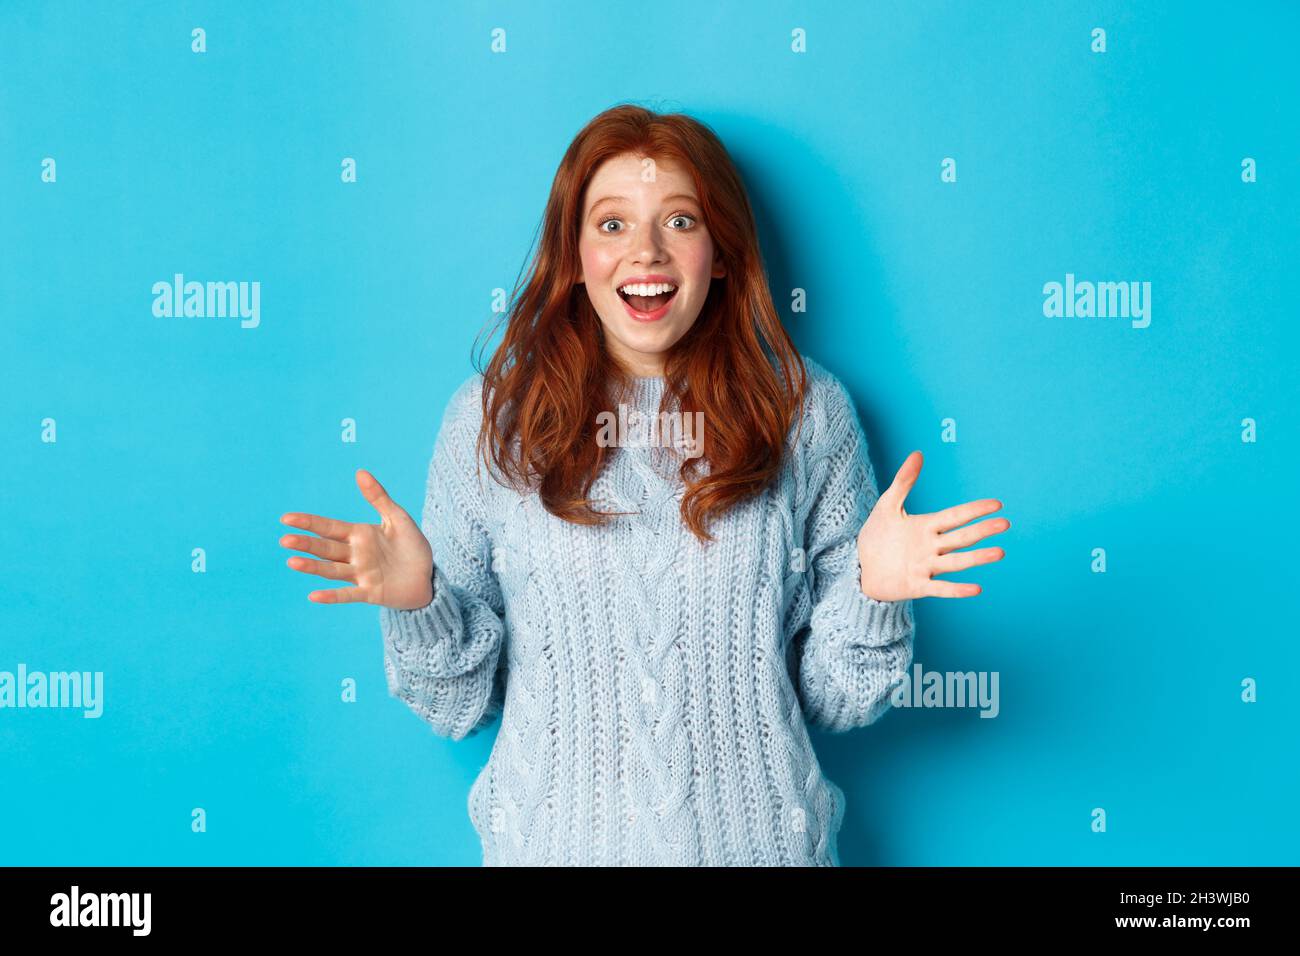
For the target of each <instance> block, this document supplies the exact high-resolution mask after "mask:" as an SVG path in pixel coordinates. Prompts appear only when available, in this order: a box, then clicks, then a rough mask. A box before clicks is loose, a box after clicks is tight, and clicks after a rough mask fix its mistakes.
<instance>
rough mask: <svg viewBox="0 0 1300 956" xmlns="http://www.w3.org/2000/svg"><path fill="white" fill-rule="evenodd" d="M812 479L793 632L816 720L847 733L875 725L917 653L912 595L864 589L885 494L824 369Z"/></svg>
mask: <svg viewBox="0 0 1300 956" xmlns="http://www.w3.org/2000/svg"><path fill="white" fill-rule="evenodd" d="M822 387H823V388H824V391H823V392H822V398H821V401H822V406H821V408H820V409H819V415H818V418H819V421H818V424H817V428H818V429H819V434H818V435H817V437H816V439H815V441H814V444H813V447H812V449H811V450H810V455H809V466H808V472H807V473H808V479H809V481H810V484H811V489H810V493H811V494H812V496H813V500H812V504H811V509H810V511H809V515H808V520H807V522H806V525H805V542H804V553H805V556H806V561H807V566H808V569H809V571H810V572H811V575H812V582H811V585H810V588H811V600H812V609H811V615H810V617H809V619H808V624H807V626H806V627H804V628H803V629H802V630H801V631H800V633H799V634H798V635H796V641H797V643H796V650H795V653H796V659H797V661H798V667H799V673H798V689H799V699H800V703H801V705H802V708H803V711H804V715H805V717H806V718H807V720H808V721H809V723H810V724H812V725H813V726H816V727H818V728H820V729H823V730H826V731H829V732H831V733H843V732H845V731H848V730H852V729H854V728H856V727H865V726H867V725H868V724H871V723H873V722H874V721H875V720H876V719H877V718H878V717H880V715H881V714H883V713H884V712H885V710H887V709H888V707H889V706H890V694H891V692H892V691H893V689H894V687H895V686H897V685H898V684H899V683H901V682H902V681H903V680H904V678H905V677H906V675H907V668H908V667H909V666H910V664H911V661H912V639H913V636H914V633H915V624H914V619H913V616H912V602H911V600H905V601H877V600H875V599H874V598H870V597H868V596H867V595H866V594H864V593H863V592H862V583H861V574H862V566H861V563H860V561H859V558H858V545H857V538H858V532H859V531H861V529H862V525H863V523H864V522H865V521H866V520H867V516H868V515H869V514H870V513H871V509H872V508H873V507H875V504H876V501H877V499H878V498H879V492H878V491H877V488H876V478H875V473H874V471H873V469H872V467H871V461H870V459H869V458H868V457H867V442H866V438H865V436H864V434H863V430H862V426H861V424H860V423H859V421H858V417H857V413H856V412H855V411H854V409H853V404H852V401H851V399H850V398H849V395H848V393H847V391H845V389H844V387H843V385H842V384H840V382H839V381H838V380H837V379H835V378H834V377H832V376H830V375H829V373H826V380H825V381H824V383H823V386H822Z"/></svg>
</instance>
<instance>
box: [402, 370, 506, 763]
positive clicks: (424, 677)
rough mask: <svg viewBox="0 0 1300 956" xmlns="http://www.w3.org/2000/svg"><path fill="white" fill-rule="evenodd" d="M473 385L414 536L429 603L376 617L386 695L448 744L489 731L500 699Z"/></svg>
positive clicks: (446, 430)
mask: <svg viewBox="0 0 1300 956" xmlns="http://www.w3.org/2000/svg"><path fill="white" fill-rule="evenodd" d="M481 383H482V379H481V376H477V375H476V376H474V377H473V378H471V379H470V380H469V381H467V382H466V383H465V384H464V385H462V386H461V387H460V388H459V389H458V390H457V391H456V393H455V395H453V396H452V399H451V401H450V402H449V403H448V405H447V408H446V411H445V412H444V414H443V419H442V425H441V427H440V428H439V431H438V437H437V440H436V442H435V443H434V450H433V456H432V458H431V459H430V462H429V470H428V478H427V483H426V488H425V498H424V511H423V517H422V519H421V530H422V531H423V532H424V536H425V537H426V538H427V539H428V541H429V546H430V548H431V550H432V552H433V565H434V566H433V573H432V583H433V599H432V601H430V602H429V604H427V605H425V606H424V607H422V608H416V609H412V610H395V609H393V608H388V607H381V608H380V610H379V619H380V630H381V633H382V635H383V647H384V672H385V675H386V677H387V681H388V691H389V694H390V695H391V696H393V697H397V698H398V699H400V700H402V701H403V702H404V703H405V704H406V705H407V706H408V707H410V708H411V709H412V710H413V711H414V712H415V713H416V714H418V715H419V716H420V717H421V718H422V719H423V720H425V721H426V722H428V723H429V724H430V725H431V726H432V728H433V730H434V732H435V733H437V734H438V735H440V736H443V737H449V738H451V739H453V740H461V739H463V738H465V737H468V736H471V735H472V734H475V733H477V732H478V731H479V730H481V729H483V728H484V727H485V726H487V725H488V724H490V723H491V722H492V720H493V719H494V718H495V717H496V716H497V715H498V714H499V713H500V712H501V709H502V707H503V704H504V696H505V680H506V674H505V667H504V664H505V660H504V655H503V652H502V647H503V644H504V641H505V637H506V627H505V621H504V606H503V601H502V595H501V589H500V586H499V583H498V581H497V578H496V575H495V573H494V572H493V570H492V543H491V540H490V538H489V532H488V527H489V525H488V522H487V519H486V508H485V498H486V496H485V495H484V492H483V487H482V484H481V482H482V480H491V479H490V478H486V477H480V475H479V474H478V473H477V472H476V467H475V464H476V457H475V455H476V453H475V441H476V440H477V436H478V423H479V421H481V418H482V414H481V407H480V405H479V401H480V399H479V396H480V394H481V391H480V389H481ZM484 476H486V472H484Z"/></svg>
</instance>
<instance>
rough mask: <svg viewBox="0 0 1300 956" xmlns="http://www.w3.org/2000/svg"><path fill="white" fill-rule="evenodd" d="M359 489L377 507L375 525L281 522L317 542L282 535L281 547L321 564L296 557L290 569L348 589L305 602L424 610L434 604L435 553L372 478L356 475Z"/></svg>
mask: <svg viewBox="0 0 1300 956" xmlns="http://www.w3.org/2000/svg"><path fill="white" fill-rule="evenodd" d="M356 479H357V487H358V488H360V489H361V493H362V494H363V495H365V497H366V500H367V501H369V502H370V503H371V504H372V505H374V506H375V510H376V511H378V512H379V516H380V518H381V519H382V520H381V521H380V522H379V524H352V523H350V522H347V521H336V520H335V519H333V518H323V517H321V516H320V515H312V514H300V513H297V512H289V513H287V514H284V515H281V517H280V521H281V522H282V523H283V524H287V525H289V526H290V527H293V528H303V529H304V530H306V531H310V532H312V533H314V534H316V535H319V537H314V538H313V537H308V536H307V535H299V534H286V535H285V536H284V537H283V538H281V539H280V544H281V546H283V547H285V548H289V549H290V550H292V551H306V552H308V553H309V554H314V555H318V556H319V557H321V558H324V559H325V560H323V561H317V560H314V559H312V558H302V557H298V556H297V555H295V556H294V557H292V558H290V559H289V560H288V562H287V563H288V565H289V567H291V568H293V569H294V570H295V571H302V572H303V573H304V574H316V575H319V576H320V577H323V578H330V579H331V580H335V581H349V582H351V585H352V586H351V587H344V588H332V589H330V590H325V591H312V592H311V593H310V594H308V595H307V599H308V600H310V601H315V602H317V603H319V604H344V603H351V602H356V601H361V602H364V603H366V604H380V605H383V606H384V607H390V608H393V609H395V610H413V609H415V608H422V607H424V606H425V605H427V604H428V603H429V602H430V601H431V600H433V580H432V579H433V552H432V550H431V549H430V548H429V542H428V539H426V538H425V536H424V532H423V531H421V530H420V526H419V525H418V524H416V523H415V521H414V520H413V519H412V518H411V516H410V515H408V514H407V513H406V512H405V511H404V510H402V508H401V506H400V505H398V504H397V502H395V501H393V499H392V498H390V497H388V492H386V491H384V486H383V485H381V484H380V483H379V482H378V481H377V480H376V479H375V476H374V475H372V474H370V472H368V471H366V470H365V469H364V468H360V469H358V470H357V474H356Z"/></svg>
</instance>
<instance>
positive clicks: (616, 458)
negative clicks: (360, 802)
mask: <svg viewBox="0 0 1300 956" xmlns="http://www.w3.org/2000/svg"><path fill="white" fill-rule="evenodd" d="M804 361H805V363H806V365H807V368H808V371H809V373H810V388H809V393H808V400H807V402H806V405H805V416H804V422H803V432H802V435H801V436H800V437H799V439H798V440H797V441H796V440H795V431H794V429H791V433H790V436H789V440H788V443H787V447H788V448H789V450H790V452H791V453H790V454H788V455H787V456H786V461H785V464H784V467H783V469H782V471H781V474H780V481H779V482H778V483H776V484H775V485H773V486H772V487H771V488H769V489H768V491H766V492H764V493H763V494H761V495H759V496H757V497H755V498H753V499H751V500H750V501H748V502H746V503H744V504H743V505H741V506H738V507H737V508H736V509H735V510H733V511H732V512H730V513H729V514H727V515H726V516H725V518H723V519H722V520H720V521H714V522H713V523H712V524H710V525H709V528H710V530H711V531H712V533H713V534H714V535H715V537H716V539H717V540H716V541H715V542H713V543H712V544H710V545H704V544H702V543H701V542H700V541H699V540H698V539H696V538H695V536H694V535H692V534H691V533H690V532H689V530H688V529H687V528H686V527H685V525H684V524H683V523H682V521H681V517H680V512H679V510H678V507H679V505H680V503H681V497H682V491H683V486H682V485H681V483H680V482H679V481H677V480H676V478H675V476H674V475H673V472H672V471H671V470H670V469H669V468H668V467H667V466H666V465H665V462H667V461H668V456H669V455H670V454H672V453H671V452H670V451H668V450H666V449H663V448H656V447H623V448H617V449H613V451H614V452H615V454H614V455H613V457H612V458H611V460H610V461H609V464H608V466H607V467H606V469H605V470H604V471H603V472H602V473H601V475H600V476H599V477H598V478H597V480H596V483H595V485H594V486H593V488H592V491H591V496H592V497H593V498H598V499H602V500H603V504H598V505H597V507H598V508H599V509H600V510H619V511H631V512H636V514H633V515H629V516H626V517H621V518H617V519H614V520H613V522H612V523H611V524H609V525H607V526H604V527H582V526H578V525H573V524H569V523H567V522H564V521H561V520H560V519H559V518H556V517H553V516H552V515H550V514H548V513H547V512H546V511H545V509H543V508H542V506H541V504H540V502H539V501H538V500H537V496H536V495H535V494H528V495H520V494H518V493H517V492H514V491H511V490H509V489H507V488H505V487H504V486H503V485H502V484H500V483H498V482H497V481H495V480H494V479H493V478H492V477H491V475H490V472H489V471H488V470H487V468H486V466H485V467H484V469H483V471H482V474H481V475H479V476H476V472H475V457H474V442H475V440H476V438H477V434H478V426H479V422H480V420H481V417H482V414H481V409H480V405H479V396H480V393H481V389H482V387H483V382H482V377H481V376H480V375H477V374H476V375H474V376H472V377H471V378H470V379H468V380H467V381H466V382H465V383H464V384H463V385H462V386H461V387H460V388H459V389H458V390H457V391H456V393H455V395H454V396H453V397H452V399H451V401H450V403H449V404H448V406H447V409H446V412H445V414H444V417H443V421H442V426H441V429H440V431H439V434H438V438H437V441H436V443H435V446H434V451H433V457H432V460H431V462H430V465H429V472H428V485H427V493H426V497H425V501H424V512H423V519H422V523H421V526H422V529H423V531H424V534H425V536H426V537H427V538H428V540H429V544H430V546H431V547H432V550H433V558H434V571H433V594H434V596H433V601H432V602H431V603H430V604H429V605H428V606H426V607H424V608H420V609H418V610H409V611H396V610H393V609H391V608H381V609H380V612H379V614H380V624H381V630H382V634H383V643H384V669H385V673H386V675H387V680H388V687H389V691H390V693H391V694H392V695H394V696H396V697H398V698H400V699H401V700H402V701H404V702H405V703H406V704H407V705H408V706H410V707H411V709H412V710H414V711H415V712H416V713H417V714H419V716H420V717H422V718H423V719H424V720H425V721H427V722H428V723H429V724H430V725H432V727H433V729H434V731H435V732H437V733H438V734H440V735H443V736H446V737H450V738H452V739H455V740H459V739H462V738H464V737H466V736H468V735H470V734H472V733H475V732H477V731H479V730H480V729H482V728H483V727H484V726H486V725H488V724H490V723H491V722H492V721H493V719H494V718H495V717H496V716H498V715H500V716H501V727H500V730H499V732H498V734H497V737H496V741H495V743H494V744H493V747H492V753H491V756H490V758H489V760H488V762H487V764H486V765H485V766H484V767H483V769H482V770H481V771H480V773H479V774H478V777H477V779H476V780H475V781H474V784H473V786H472V787H471V788H470V792H469V800H468V806H469V814H470V819H471V820H472V822H473V824H474V827H475V830H476V831H477V832H478V835H479V837H480V839H481V842H482V847H483V863H484V865H486V866H495V865H592V866H599V865H670V866H693V865H711V866H718V865H785V866H838V865H839V857H838V851H837V848H836V836H837V834H838V832H839V829H840V823H841V820H842V818H843V813H844V794H843V792H842V791H841V789H840V788H839V786H838V785H836V784H835V783H833V782H832V781H830V780H829V779H828V778H826V777H825V776H823V774H822V772H821V767H820V765H819V763H818V760H817V757H816V755H815V753H814V752H813V747H812V744H811V742H810V740H809V734H808V729H807V726H806V724H811V725H813V726H816V727H819V728H822V729H824V730H829V731H832V732H841V731H847V730H850V729H852V728H855V727H863V726H865V725H867V724H870V723H872V722H873V721H874V720H875V719H876V718H877V717H879V716H880V715H881V714H882V713H883V712H884V711H885V710H886V709H887V708H888V707H889V705H890V701H889V695H890V691H891V690H892V688H893V687H894V685H896V684H897V683H899V682H900V681H902V680H903V678H904V676H905V674H906V672H907V668H908V666H909V665H910V663H911V659H912V639H913V634H914V623H913V616H912V602H911V601H899V602H892V603H882V602H879V601H875V600H873V599H871V598H869V597H867V596H866V595H865V594H863V593H862V591H861V587H860V584H859V573H860V565H859V561H858V556H857V535H858V531H859V529H860V528H861V527H862V523H863V522H864V521H865V520H866V518H867V515H868V513H869V512H870V509H871V508H872V507H873V506H874V504H875V501H876V498H877V495H878V491H877V486H876V480H875V475H874V473H873V470H872V467H871V464H870V461H869V459H868V457H867V447H866V439H865V438H864V436H863V431H862V427H861V424H860V423H859V421H858V418H857V415H856V413H855V412H854V410H853V405H852V402H851V401H850V399H849V396H848V394H847V393H846V392H845V390H844V387H843V385H842V384H841V383H840V382H839V380H838V379H837V378H835V377H834V376H833V375H831V374H830V373H829V372H828V371H826V370H825V369H824V368H822V367H821V366H820V365H818V364H816V363H815V362H813V361H811V360H809V359H807V358H806V357H805V359H804ZM663 385H664V383H663V379H662V378H640V379H637V380H636V384H635V387H634V389H633V392H632V393H631V394H630V395H629V396H627V398H626V399H625V401H627V403H628V405H629V406H631V407H634V408H636V409H638V410H641V411H644V412H646V413H648V414H651V415H654V414H655V413H656V412H657V410H658V407H659V401H660V398H661V397H662V394H663ZM594 430H595V425H594V424H593V434H594ZM707 450H708V448H707V438H706V444H705V451H706V452H707ZM665 475H666V477H665Z"/></svg>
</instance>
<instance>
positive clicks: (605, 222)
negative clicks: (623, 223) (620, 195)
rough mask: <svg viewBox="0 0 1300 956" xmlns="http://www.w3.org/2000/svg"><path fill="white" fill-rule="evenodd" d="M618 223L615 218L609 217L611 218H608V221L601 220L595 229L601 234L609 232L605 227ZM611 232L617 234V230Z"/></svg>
mask: <svg viewBox="0 0 1300 956" xmlns="http://www.w3.org/2000/svg"><path fill="white" fill-rule="evenodd" d="M618 221H619V220H618V219H616V218H614V217H612V216H611V217H610V218H608V219H602V220H601V221H600V224H599V225H598V226H596V228H597V229H599V230H600V231H601V232H609V231H610V230H609V229H606V228H605V226H607V225H608V224H609V223H611V222H618ZM613 231H614V232H618V230H617V229H615V230H613Z"/></svg>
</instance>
